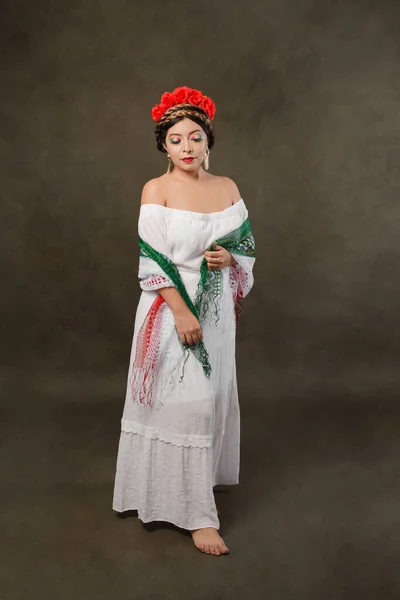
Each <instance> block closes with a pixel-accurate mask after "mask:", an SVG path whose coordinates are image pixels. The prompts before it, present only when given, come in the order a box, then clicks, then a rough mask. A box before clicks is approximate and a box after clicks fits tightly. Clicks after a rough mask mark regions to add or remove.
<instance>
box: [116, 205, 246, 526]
mask: <svg viewBox="0 0 400 600" xmlns="http://www.w3.org/2000/svg"><path fill="white" fill-rule="evenodd" d="M246 218H247V208H246V206H245V203H244V201H243V199H241V200H240V201H239V202H237V203H236V204H234V205H232V206H230V207H229V208H227V209H225V210H223V211H221V212H214V213H207V214H205V213H198V212H193V211H185V210H180V209H174V208H168V207H164V206H160V205H156V204H144V205H142V206H141V208H140V216H139V235H140V237H142V238H143V239H145V240H146V241H148V242H149V243H150V244H151V245H152V246H153V247H155V248H156V249H157V250H158V251H159V252H162V253H163V254H165V255H167V256H168V257H169V258H170V259H171V260H172V261H173V262H174V263H175V265H176V267H177V268H178V270H179V273H180V275H181V277H182V279H183V281H184V284H185V287H186V289H187V291H188V293H189V295H190V297H191V299H192V300H193V299H194V295H195V292H196V288H197V284H198V281H199V274H200V264H201V261H202V260H203V258H204V252H205V250H207V249H208V248H209V247H210V245H211V244H212V242H214V241H215V240H216V239H218V238H220V237H222V236H224V235H226V234H227V233H229V232H231V231H232V230H234V229H236V228H237V227H239V226H240V225H241V224H242V223H243V222H244V220H245V219H246ZM239 260H240V263H239V264H238V265H236V266H235V267H226V268H225V269H223V278H222V282H223V286H222V287H223V293H222V296H221V299H220V309H219V313H220V318H219V320H218V321H217V322H216V323H215V322H208V323H204V324H203V325H202V329H203V335H204V344H205V346H206V348H207V351H208V354H209V361H210V364H211V366H212V373H211V376H210V378H207V377H206V376H205V375H204V372H203V370H202V367H201V364H200V363H199V361H198V360H196V358H195V357H194V356H193V355H190V356H189V357H188V359H187V362H186V364H185V365H184V366H183V365H182V364H181V363H180V362H179V361H180V357H181V355H182V347H181V346H180V344H179V340H178V336H177V331H176V328H175V323H174V318H173V315H172V312H171V310H170V309H169V307H168V306H167V307H166V315H165V319H164V324H163V331H162V336H161V338H162V339H161V358H160V360H159V361H158V365H157V370H156V384H155V401H154V402H153V403H152V405H151V406H146V405H143V404H140V403H138V402H135V401H134V398H132V394H131V388H130V385H129V381H130V376H131V369H132V363H133V360H134V353H135V345H136V338H137V334H138V331H139V329H140V327H141V325H142V323H143V321H144V319H145V317H146V315H147V312H148V310H149V308H150V306H151V305H152V303H153V301H154V300H155V298H156V297H157V295H158V289H160V288H162V287H166V286H168V285H171V282H169V280H168V278H167V277H165V276H164V275H165V274H163V273H162V272H161V271H160V273H159V276H155V275H154V272H152V273H148V272H147V271H146V269H147V266H146V260H142V259H141V260H140V264H139V278H140V285H141V288H142V293H141V297H140V301H139V304H138V308H137V313H136V319H135V328H134V335H133V343H132V353H131V359H130V366H129V373H128V385H127V392H126V399H125V406H124V411H123V416H122V421H121V436H120V442H119V448H118V457H117V468H116V477H115V487H114V498H113V508H114V510H116V511H118V512H122V511H126V510H137V511H138V516H139V518H140V519H141V520H142V521H143V522H149V521H168V522H171V523H174V524H175V525H177V526H178V527H182V528H184V529H189V530H191V529H200V528H204V527H215V528H217V529H218V528H219V520H218V516H217V510H216V506H215V500H214V494H213V487H214V486H215V485H217V484H237V483H238V478H239V447H240V414H239V404H238V392H237V383H236V365H235V333H236V317H235V311H234V301H233V296H232V289H231V288H232V285H233V281H234V280H233V278H232V269H242V268H243V272H245V273H246V290H245V294H244V295H246V293H248V291H249V290H250V288H251V287H252V284H253V277H252V274H251V271H252V262H251V261H252V260H253V262H254V259H248V258H247V257H243V258H240V259H239ZM246 261H247V263H246V264H245V262H246ZM249 261H250V263H249ZM177 365H178V367H177ZM182 370H184V372H183V375H184V376H183V379H182V381H180V379H181V376H182ZM171 373H172V375H171Z"/></svg>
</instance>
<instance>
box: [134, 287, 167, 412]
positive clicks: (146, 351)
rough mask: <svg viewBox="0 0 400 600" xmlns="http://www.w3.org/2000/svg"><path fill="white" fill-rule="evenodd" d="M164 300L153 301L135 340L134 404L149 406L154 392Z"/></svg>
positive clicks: (158, 298) (160, 297)
mask: <svg viewBox="0 0 400 600" xmlns="http://www.w3.org/2000/svg"><path fill="white" fill-rule="evenodd" d="M163 303H164V298H163V297H162V296H160V295H158V296H157V298H156V299H155V300H154V302H153V304H152V305H151V307H150V309H149V312H148V313H147V315H146V317H145V319H144V321H143V324H142V326H141V328H140V330H139V333H138V336H137V340H136V352H135V359H134V361H133V365H132V375H131V382H130V383H131V394H132V399H133V401H134V402H136V401H138V400H139V402H140V403H141V404H145V405H146V406H150V405H151V402H152V398H153V391H154V373H155V368H156V364H157V357H158V353H159V350H160V342H161V324H162V310H160V309H161V307H162V305H163Z"/></svg>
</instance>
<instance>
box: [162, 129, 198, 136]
mask: <svg viewBox="0 0 400 600" xmlns="http://www.w3.org/2000/svg"><path fill="white" fill-rule="evenodd" d="M197 132H199V133H201V129H194V130H193V131H191V132H190V133H189V135H192V133H197ZM172 135H180V136H182V134H181V133H170V134H169V135H168V137H171V136H172Z"/></svg>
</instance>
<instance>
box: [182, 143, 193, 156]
mask: <svg viewBox="0 0 400 600" xmlns="http://www.w3.org/2000/svg"><path fill="white" fill-rule="evenodd" d="M183 151H184V152H185V153H186V154H191V153H192V151H193V150H192V145H191V143H190V140H184V146H183Z"/></svg>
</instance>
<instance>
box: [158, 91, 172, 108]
mask: <svg viewBox="0 0 400 600" xmlns="http://www.w3.org/2000/svg"><path fill="white" fill-rule="evenodd" d="M174 104H175V101H174V97H173V95H172V94H171V92H164V94H163V95H162V96H161V106H164V108H165V110H168V109H169V108H171V106H174Z"/></svg>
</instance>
